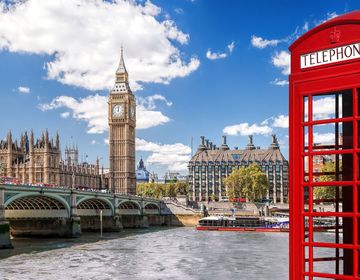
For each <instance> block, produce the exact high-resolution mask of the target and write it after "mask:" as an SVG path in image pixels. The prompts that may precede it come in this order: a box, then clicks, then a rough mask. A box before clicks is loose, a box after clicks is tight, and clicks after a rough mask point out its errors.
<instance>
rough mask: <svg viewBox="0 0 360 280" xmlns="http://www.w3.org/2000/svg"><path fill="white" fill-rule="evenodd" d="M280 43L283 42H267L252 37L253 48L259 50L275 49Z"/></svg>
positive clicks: (274, 40)
mask: <svg viewBox="0 0 360 280" xmlns="http://www.w3.org/2000/svg"><path fill="white" fill-rule="evenodd" d="M280 42H281V40H276V39H273V40H266V39H263V38H261V37H257V36H255V35H253V36H251V45H252V46H253V47H255V48H258V49H264V48H266V47H268V46H272V47H275V46H277V45H278V44H279V43H280Z"/></svg>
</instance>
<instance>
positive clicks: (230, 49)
mask: <svg viewBox="0 0 360 280" xmlns="http://www.w3.org/2000/svg"><path fill="white" fill-rule="evenodd" d="M226 48H227V51H225V52H223V53H222V52H212V51H211V49H208V50H207V52H206V58H208V59H210V60H216V59H221V58H226V57H228V56H229V55H230V54H232V52H233V51H234V48H235V42H234V41H232V42H231V43H230V44H228V45H227V46H226Z"/></svg>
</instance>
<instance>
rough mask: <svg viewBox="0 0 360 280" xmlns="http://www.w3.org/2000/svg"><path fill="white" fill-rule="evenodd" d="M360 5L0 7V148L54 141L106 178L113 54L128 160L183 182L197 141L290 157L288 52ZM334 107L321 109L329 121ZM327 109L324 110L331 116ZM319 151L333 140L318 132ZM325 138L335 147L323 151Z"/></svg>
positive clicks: (121, 0)
mask: <svg viewBox="0 0 360 280" xmlns="http://www.w3.org/2000/svg"><path fill="white" fill-rule="evenodd" d="M359 8H360V2H359V1H335V0H318V1H307V0H304V1H291V0H278V1H265V0H263V1H261V0H253V1H238V0H153V1H125V0H117V1H101V0H52V1H43V0H27V1H26V0H25V1H24V0H21V1H20V0H11V1H10V0H0V97H1V99H0V104H1V106H0V120H1V122H0V139H3V138H5V137H6V134H7V133H8V131H9V130H11V131H12V133H13V135H14V137H15V138H16V137H19V136H20V133H21V132H24V131H29V130H30V129H31V128H33V129H34V133H35V136H38V137H40V135H41V133H42V131H44V130H45V129H46V128H48V129H49V133H50V135H53V136H55V134H56V131H59V134H60V141H61V147H62V151H63V152H64V148H65V147H66V145H71V144H76V145H77V146H78V147H79V150H80V155H81V156H80V159H81V160H84V161H85V160H87V161H89V162H95V160H96V158H97V157H99V158H100V161H101V164H102V165H103V166H104V167H108V148H109V147H108V144H107V139H108V125H107V97H108V94H109V91H110V88H111V87H112V85H113V84H114V81H115V70H116V68H117V65H118V63H119V59H120V49H121V46H123V47H124V58H125V64H126V67H127V70H128V72H129V78H130V86H131V88H132V90H133V92H134V94H135V96H136V99H137V129H136V159H137V161H139V160H140V158H143V159H144V161H145V165H146V166H147V169H148V170H149V171H150V172H156V173H158V174H159V175H162V174H164V173H165V172H166V171H174V172H180V173H182V174H186V173H187V163H188V161H189V160H190V158H191V154H192V153H194V152H196V149H197V146H198V145H199V139H200V136H202V135H203V136H205V137H206V138H207V139H209V140H210V141H212V142H213V143H214V144H216V145H217V146H219V145H220V144H221V136H222V135H226V136H227V142H228V145H229V146H230V147H231V148H233V147H235V146H236V147H239V149H241V148H243V147H245V145H246V144H247V141H248V135H253V136H254V144H255V145H256V146H260V147H262V148H267V147H268V146H269V145H270V143H271V135H272V134H276V135H277V138H278V140H279V143H280V146H281V150H282V152H283V154H284V155H285V157H288V75H289V73H290V53H289V51H288V47H289V46H290V45H291V43H292V42H293V41H294V40H296V39H297V38H298V37H299V36H301V35H302V34H304V33H305V32H307V31H308V30H310V29H312V28H314V27H315V26H317V25H318V24H320V23H322V22H324V21H326V20H328V19H331V18H333V17H336V16H338V15H341V14H344V13H347V12H350V11H353V10H357V9H359ZM331 102H332V101H331V100H326V99H323V100H319V106H320V105H321V106H322V105H323V106H322V107H321V106H320V111H321V110H322V109H323V111H321V112H320V113H322V114H326V113H327V111H326V110H327V108H328V107H329V104H330V107H331V104H332V103H331ZM330 109H331V108H330ZM316 137H318V139H319V141H321V142H327V141H331V139H332V138H333V135H331V134H329V133H326V132H325V131H319V132H318V134H317V135H316ZM329 138H331V139H330V140H329Z"/></svg>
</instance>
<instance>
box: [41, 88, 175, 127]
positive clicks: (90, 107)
mask: <svg viewBox="0 0 360 280" xmlns="http://www.w3.org/2000/svg"><path fill="white" fill-rule="evenodd" d="M158 100H160V101H164V102H165V103H166V105H168V106H171V104H172V103H171V102H169V101H167V100H166V98H165V97H163V96H162V95H159V94H157V95H152V96H148V97H144V98H139V102H138V104H137V107H136V109H137V114H136V118H137V120H136V128H137V129H146V128H150V127H154V126H158V125H162V124H165V123H167V122H169V121H170V118H169V117H167V116H165V115H164V114H163V113H162V112H160V111H158V110H155V109H156V105H155V101H158ZM107 101H108V97H107V96H102V95H99V94H96V95H89V96H87V97H84V98H80V99H75V98H73V97H70V96H58V97H56V98H54V99H53V100H52V101H51V102H50V103H44V104H40V105H39V108H40V109H41V110H42V111H49V110H54V109H59V108H66V109H68V110H70V111H71V116H72V118H74V119H75V120H78V121H84V122H86V123H87V125H88V130H87V132H88V133H90V134H96V133H104V132H105V131H107V130H108V104H107ZM60 116H61V117H63V118H66V117H69V116H70V112H65V113H61V114H60Z"/></svg>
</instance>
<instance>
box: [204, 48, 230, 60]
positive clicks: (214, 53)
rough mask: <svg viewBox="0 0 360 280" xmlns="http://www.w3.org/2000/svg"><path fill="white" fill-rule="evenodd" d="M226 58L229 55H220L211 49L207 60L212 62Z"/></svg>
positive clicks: (207, 54)
mask: <svg viewBox="0 0 360 280" xmlns="http://www.w3.org/2000/svg"><path fill="white" fill-rule="evenodd" d="M225 57H227V53H219V52H218V53H216V52H212V51H211V50H210V49H208V50H207V52H206V58H208V59H210V60H216V59H220V58H225Z"/></svg>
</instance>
